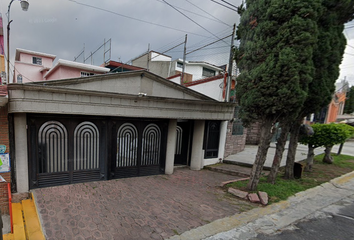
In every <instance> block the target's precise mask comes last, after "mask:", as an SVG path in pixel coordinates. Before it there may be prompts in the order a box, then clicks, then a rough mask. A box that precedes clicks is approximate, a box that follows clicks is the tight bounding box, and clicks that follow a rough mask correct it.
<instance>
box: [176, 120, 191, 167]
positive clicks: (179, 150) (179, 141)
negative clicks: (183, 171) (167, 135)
mask: <svg viewBox="0 0 354 240" xmlns="http://www.w3.org/2000/svg"><path fill="white" fill-rule="evenodd" d="M191 127H192V125H191V122H189V121H180V122H177V129H176V131H177V135H176V150H175V162H174V164H175V165H188V164H189V155H190V143H191V141H192V140H191V134H190V133H191V132H192V129H191Z"/></svg>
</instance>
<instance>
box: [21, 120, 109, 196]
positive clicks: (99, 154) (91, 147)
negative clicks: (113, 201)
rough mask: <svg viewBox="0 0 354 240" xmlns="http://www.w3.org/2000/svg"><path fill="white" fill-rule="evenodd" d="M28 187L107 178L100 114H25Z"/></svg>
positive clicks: (103, 132)
mask: <svg viewBox="0 0 354 240" xmlns="http://www.w3.org/2000/svg"><path fill="white" fill-rule="evenodd" d="M27 124H28V131H29V134H28V136H29V141H28V152H29V154H28V156H29V175H30V188H31V189H33V188H40V187H47V186H57V185H64V184H70V183H79V182H87V181H98V180H102V179H105V178H106V174H105V165H104V161H103V160H102V159H104V156H105V149H104V144H102V143H104V142H105V135H106V126H105V125H106V122H105V121H104V120H103V119H99V118H90V119H89V120H87V119H84V118H82V117H81V118H80V117H60V118H58V117H52V116H38V115H37V116H35V115H30V116H29V117H28V123H27Z"/></svg>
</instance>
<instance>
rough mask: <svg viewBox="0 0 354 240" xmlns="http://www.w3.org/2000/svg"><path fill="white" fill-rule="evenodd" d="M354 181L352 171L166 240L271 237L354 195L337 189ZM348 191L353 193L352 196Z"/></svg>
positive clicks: (345, 190) (353, 189)
mask: <svg viewBox="0 0 354 240" xmlns="http://www.w3.org/2000/svg"><path fill="white" fill-rule="evenodd" d="M353 179H354V171H353V172H350V173H347V174H345V175H343V176H340V177H338V178H335V179H332V180H331V181H329V182H327V183H323V184H321V185H319V186H317V187H314V188H310V189H307V190H306V191H303V192H299V193H297V194H295V195H294V196H291V197H289V198H288V199H287V200H285V201H281V202H278V203H274V204H271V205H269V206H267V207H258V208H254V209H252V210H250V211H247V212H242V213H239V214H235V215H233V216H230V217H226V218H222V219H218V220H216V221H214V222H212V223H209V224H206V225H204V226H201V227H198V228H195V229H192V230H190V231H187V232H184V233H182V234H181V235H175V236H172V237H170V238H169V239H168V240H199V239H209V240H214V239H215V240H216V239H235V238H234V237H235V236H237V237H240V236H242V238H240V239H249V238H251V237H256V236H257V233H268V234H269V233H274V232H276V231H277V230H279V229H283V228H285V227H287V226H289V225H291V224H293V223H295V222H297V221H299V220H301V219H303V218H305V217H307V216H309V215H311V214H312V213H314V212H316V211H318V210H319V209H322V208H324V207H326V206H328V205H330V204H332V203H335V202H337V201H340V200H342V199H344V198H345V197H348V196H350V195H353V194H354V187H352V188H351V189H345V188H338V186H342V185H345V184H346V183H348V182H349V181H351V180H353ZM332 190H336V191H332ZM348 190H352V192H350V191H348ZM323 192H325V194H323ZM324 196H326V197H324ZM317 198H319V199H321V200H322V202H319V201H314V199H316V200H317ZM299 209H302V210H303V212H300V211H301V210H299ZM277 213H281V214H277ZM218 235H220V236H218ZM228 237H230V238H228Z"/></svg>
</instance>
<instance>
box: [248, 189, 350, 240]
mask: <svg viewBox="0 0 354 240" xmlns="http://www.w3.org/2000/svg"><path fill="white" fill-rule="evenodd" d="M353 226H354V198H353V196H352V197H351V198H347V199H345V200H342V201H339V202H337V203H336V204H332V205H330V206H329V207H327V208H325V209H323V210H322V211H318V212H316V213H315V214H313V215H311V216H309V217H308V218H307V219H304V220H302V221H300V222H298V223H297V224H295V225H292V226H290V227H288V229H287V230H283V231H279V232H278V233H277V234H276V235H265V234H260V235H258V236H257V237H256V238H253V239H252V240H278V239H279V240H282V239H289V240H293V239H294V240H300V239H301V240H307V239H311V240H333V239H338V240H342V239H343V240H347V239H354V228H353Z"/></svg>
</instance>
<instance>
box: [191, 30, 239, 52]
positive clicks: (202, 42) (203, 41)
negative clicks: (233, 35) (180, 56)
mask: <svg viewBox="0 0 354 240" xmlns="http://www.w3.org/2000/svg"><path fill="white" fill-rule="evenodd" d="M231 29H232V28H227V29H225V30H222V31H220V32H217V33H216V34H218V35H224V34H226V33H227V32H231ZM207 41H209V39H204V40H202V41H200V42H197V43H195V44H193V45H191V46H189V48H193V47H194V46H200V45H202V44H204V43H205V42H207ZM223 42H224V43H225V44H226V45H227V46H230V44H229V43H227V42H225V41H223Z"/></svg>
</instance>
